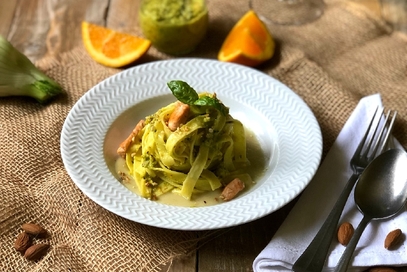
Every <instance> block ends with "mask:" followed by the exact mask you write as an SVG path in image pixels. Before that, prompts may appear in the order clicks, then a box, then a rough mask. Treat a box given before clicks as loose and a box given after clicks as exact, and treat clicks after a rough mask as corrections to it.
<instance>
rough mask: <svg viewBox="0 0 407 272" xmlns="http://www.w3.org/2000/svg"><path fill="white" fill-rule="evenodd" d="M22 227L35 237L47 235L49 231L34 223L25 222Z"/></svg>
mask: <svg viewBox="0 0 407 272" xmlns="http://www.w3.org/2000/svg"><path fill="white" fill-rule="evenodd" d="M21 228H22V229H23V230H24V231H25V232H26V233H28V234H31V235H33V236H35V237H45V236H46V235H47V231H46V230H45V229H44V228H43V227H41V226H40V225H37V224H34V223H25V224H23V225H22V226H21Z"/></svg>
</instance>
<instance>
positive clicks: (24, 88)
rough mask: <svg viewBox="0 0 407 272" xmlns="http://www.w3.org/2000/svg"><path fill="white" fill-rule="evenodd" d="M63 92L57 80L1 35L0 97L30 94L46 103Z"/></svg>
mask: <svg viewBox="0 0 407 272" xmlns="http://www.w3.org/2000/svg"><path fill="white" fill-rule="evenodd" d="M62 92H63V90H62V87H61V86H60V85H59V84H58V83H57V82H55V81H54V80H52V79H51V78H49V77H48V76H46V75H45V74H44V73H43V72H41V71H40V70H39V69H38V68H37V67H35V65H34V64H33V63H32V62H31V61H30V60H29V59H28V58H27V57H26V56H25V55H23V54H22V53H20V52H19V51H18V50H17V49H16V48H14V47H13V45H12V44H11V43H10V42H8V41H7V40H6V39H5V38H4V37H3V36H1V35H0V97H1V96H3V97H4V96H29V97H33V98H35V99H36V100H37V101H38V102H40V103H45V102H47V101H49V100H50V99H51V98H53V97H54V96H56V95H58V94H60V93H62Z"/></svg>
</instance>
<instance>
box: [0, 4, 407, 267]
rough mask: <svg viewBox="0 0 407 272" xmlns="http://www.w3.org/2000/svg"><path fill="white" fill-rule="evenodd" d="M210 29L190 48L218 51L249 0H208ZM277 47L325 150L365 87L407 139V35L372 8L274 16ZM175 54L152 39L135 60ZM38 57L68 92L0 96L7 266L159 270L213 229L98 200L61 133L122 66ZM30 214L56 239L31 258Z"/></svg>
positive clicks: (277, 60)
mask: <svg viewBox="0 0 407 272" xmlns="http://www.w3.org/2000/svg"><path fill="white" fill-rule="evenodd" d="M208 6H209V12H210V27H209V31H208V35H207V38H206V40H205V41H204V42H202V44H201V45H200V46H199V47H198V48H197V50H196V51H195V52H193V53H192V54H190V55H188V57H200V58H209V59H216V55H217V52H218V50H219V48H220V45H221V43H222V41H223V39H224V38H225V36H226V34H227V33H228V31H229V30H230V28H231V27H232V26H233V24H234V23H235V22H236V21H237V20H238V19H239V18H240V17H241V16H242V15H243V14H244V13H245V12H246V11H247V8H248V5H247V3H246V1H241V0H238V1H221V0H208ZM268 27H269V28H270V31H271V32H272V34H273V36H274V38H275V40H276V42H277V48H276V53H275V56H274V57H273V59H272V60H270V61H268V62H266V63H264V64H262V65H261V66H259V67H257V68H256V69H258V70H259V71H261V72H264V73H267V74H269V75H271V76H273V77H275V78H277V79H278V80H280V81H282V82H283V83H285V84H286V85H288V86H289V87H290V88H291V89H292V90H293V91H294V92H296V93H297V94H298V95H299V96H300V97H301V98H302V99H303V100H304V101H305V102H306V103H307V104H308V105H309V107H310V108H311V109H312V111H313V113H314V114H315V116H316V118H317V120H318V122H319V124H320V127H321V131H322V134H323V139H324V154H326V152H327V151H328V150H329V148H330V146H331V145H332V143H333V141H334V140H335V138H336V136H337V135H338V133H339V131H340V130H341V128H342V126H343V125H344V123H345V121H346V120H347V118H348V117H349V115H350V113H351V112H352V110H353V109H354V107H355V106H356V104H357V103H358V101H359V99H360V98H362V97H363V96H366V95H369V94H374V93H380V94H381V95H382V98H383V103H384V106H385V107H386V108H389V109H394V110H398V111H399V117H398V118H397V122H396V127H395V130H394V135H395V136H396V137H397V138H398V139H399V141H400V142H401V143H402V144H403V145H404V147H407V133H406V132H407V123H406V117H407V108H406V106H405V105H406V102H407V101H406V100H407V94H406V91H407V90H406V86H407V76H406V75H407V74H406V72H407V70H406V69H407V65H406V63H407V40H406V37H405V36H404V34H402V33H399V32H392V30H391V28H390V27H389V26H388V25H386V24H385V22H384V21H382V20H381V19H380V18H378V17H377V16H376V15H374V14H373V13H371V12H369V10H367V9H366V8H363V7H361V6H358V5H355V4H354V3H352V2H349V1H327V2H326V10H325V13H324V15H323V17H322V18H320V19H319V20H318V21H315V22H313V23H311V24H307V25H303V26H276V25H268ZM168 58H172V57H171V56H167V55H164V54H162V53H159V52H158V51H156V50H155V49H154V48H151V49H150V51H149V52H148V55H147V56H146V57H144V58H143V59H142V60H141V61H140V62H139V63H138V64H141V63H143V62H144V63H145V62H149V61H151V60H159V59H168ZM36 64H37V66H38V67H39V68H40V69H42V70H43V71H44V72H45V73H47V74H48V75H49V76H51V77H52V78H54V79H55V80H57V81H58V82H60V84H61V85H62V86H63V88H64V89H65V91H66V93H65V94H64V95H61V96H60V97H58V98H57V99H56V100H54V101H52V102H51V103H49V104H47V105H39V104H37V103H36V102H35V101H33V100H32V99H28V98H21V97H18V98H16V97H13V98H1V99H0V173H1V175H0V191H1V198H0V237H1V240H2V243H1V245H0V250H1V255H0V270H1V271H34V270H35V271H158V268H159V267H160V265H163V264H166V263H168V262H171V261H172V260H173V259H174V258H178V257H182V256H186V255H187V254H189V253H191V252H192V251H193V249H195V248H196V247H197V245H198V241H201V240H202V239H204V237H211V236H214V235H215V234H216V232H215V231H209V232H188V231H175V230H165V229H160V228H155V227H150V226H145V225H142V224H139V223H136V222H131V221H129V220H126V219H123V218H121V217H119V216H117V215H115V214H113V213H111V212H109V211H107V210H105V209H103V208H102V207H100V206H99V205H97V204H95V203H94V202H93V201H92V200H90V199H89V198H88V197H87V196H86V195H84V194H83V193H82V192H81V191H80V190H79V189H78V188H77V187H76V186H75V184H74V183H73V181H72V180H71V179H70V177H69V176H68V174H67V172H66V170H65V168H64V165H63V163H62V159H61V155H60V144H59V141H60V134H61V129H62V126H63V123H64V121H65V118H66V116H67V114H68V112H69V110H70V109H71V108H72V106H73V105H74V104H75V102H76V101H78V99H79V98H80V97H81V96H82V95H83V94H84V93H86V91H88V90H89V89H90V88H91V87H92V86H94V85H95V84H97V83H99V82H100V81H102V80H103V79H105V78H107V77H109V76H111V75H114V74H116V73H118V72H120V71H121V70H119V69H110V68H106V67H103V66H101V65H99V64H97V63H95V62H94V61H93V60H92V59H91V58H90V57H89V56H88V55H87V53H86V51H85V50H84V48H83V47H81V46H80V47H78V48H75V49H74V50H72V51H70V52H67V53H65V54H63V55H61V56H58V57H57V58H54V59H43V60H41V61H38V62H37V63H36ZM25 222H36V223H39V224H41V225H43V226H44V227H45V228H46V229H47V230H48V231H49V232H50V236H49V237H48V238H46V239H45V240H43V241H44V242H48V243H50V244H51V249H50V251H49V253H48V254H47V255H46V257H45V258H44V259H42V260H41V261H40V262H38V263H32V262H27V261H25V260H24V259H23V258H22V257H21V256H20V255H19V254H18V253H17V252H16V251H15V250H14V249H13V243H14V240H15V238H16V236H17V235H18V233H19V232H20V231H21V230H20V226H21V224H22V223H25Z"/></svg>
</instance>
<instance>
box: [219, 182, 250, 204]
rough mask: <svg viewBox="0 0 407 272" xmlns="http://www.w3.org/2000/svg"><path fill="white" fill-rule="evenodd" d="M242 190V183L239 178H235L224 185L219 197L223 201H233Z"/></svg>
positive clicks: (243, 186) (243, 185)
mask: <svg viewBox="0 0 407 272" xmlns="http://www.w3.org/2000/svg"><path fill="white" fill-rule="evenodd" d="M244 188H245V184H244V182H243V181H241V180H240V179H239V178H235V179H234V180H232V181H231V182H229V184H228V185H226V187H225V189H223V191H222V194H221V195H220V197H221V198H222V199H223V200H225V201H229V200H231V199H233V198H234V197H235V196H236V195H237V194H238V193H239V192H240V191H242V190H243V189H244Z"/></svg>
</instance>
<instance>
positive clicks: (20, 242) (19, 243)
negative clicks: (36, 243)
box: [14, 232, 32, 253]
mask: <svg viewBox="0 0 407 272" xmlns="http://www.w3.org/2000/svg"><path fill="white" fill-rule="evenodd" d="M31 243H32V241H31V237H30V235H28V234H27V233H26V232H21V233H20V234H19V235H18V236H17V238H16V240H15V242H14V248H15V249H16V250H17V251H20V252H23V253H24V252H25V251H26V249H27V248H29V247H30V246H31Z"/></svg>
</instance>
